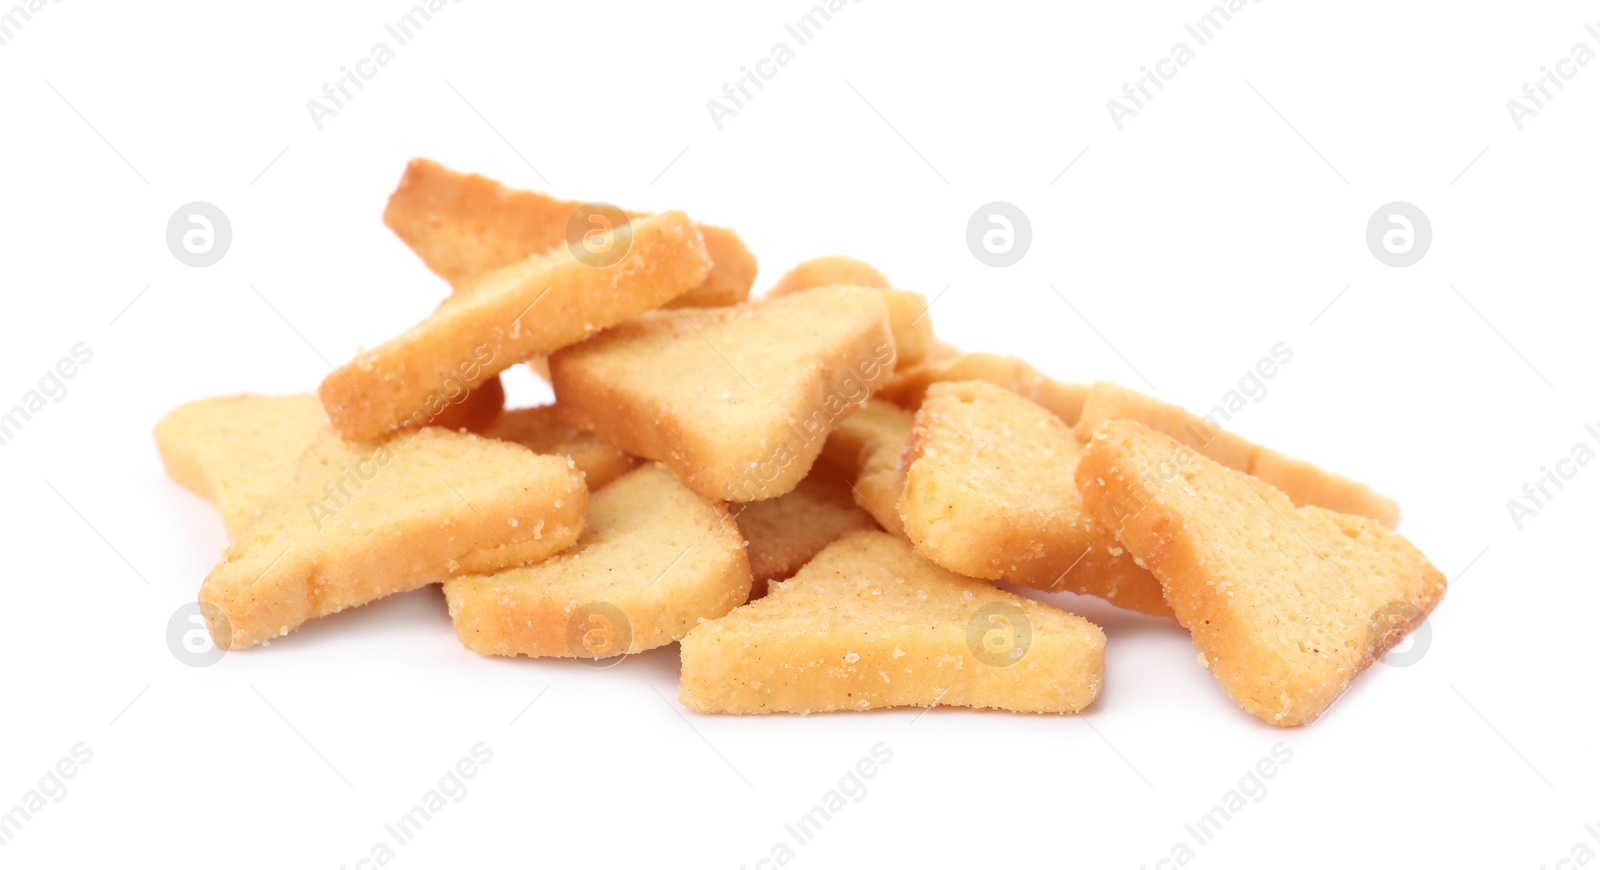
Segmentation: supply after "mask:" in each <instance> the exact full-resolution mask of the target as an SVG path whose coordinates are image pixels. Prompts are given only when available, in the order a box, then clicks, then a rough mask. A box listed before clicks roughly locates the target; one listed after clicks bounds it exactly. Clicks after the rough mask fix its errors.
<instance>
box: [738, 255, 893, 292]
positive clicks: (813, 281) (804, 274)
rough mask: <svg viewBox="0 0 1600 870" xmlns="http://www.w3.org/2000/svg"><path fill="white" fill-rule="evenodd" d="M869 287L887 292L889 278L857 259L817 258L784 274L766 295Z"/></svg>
mask: <svg viewBox="0 0 1600 870" xmlns="http://www.w3.org/2000/svg"><path fill="white" fill-rule="evenodd" d="M840 286H843V287H870V288H872V289H874V290H888V289H889V279H888V278H885V277H883V273H882V272H879V271H878V270H877V269H874V268H872V267H871V266H869V265H867V264H866V263H863V262H861V261H860V260H855V259H851V258H850V257H817V258H816V259H814V260H807V261H805V262H804V263H801V264H800V265H798V266H796V267H794V268H793V269H790V270H789V271H787V272H785V273H783V277H782V278H779V279H778V283H777V284H775V285H773V287H772V289H771V290H768V291H767V295H768V296H782V295H784V294H787V293H798V292H800V291H801V290H810V289H812V288H814V287H840Z"/></svg>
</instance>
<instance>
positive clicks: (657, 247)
mask: <svg viewBox="0 0 1600 870" xmlns="http://www.w3.org/2000/svg"><path fill="white" fill-rule="evenodd" d="M621 232H628V233H631V237H632V238H631V244H629V246H628V249H627V254H626V256H623V257H622V258H621V259H620V260H618V261H616V262H614V263H610V264H603V265H590V264H588V263H584V262H581V261H579V260H578V259H577V258H576V257H574V256H573V254H572V253H571V252H570V251H568V250H566V249H565V248H558V249H556V250H555V251H552V252H551V253H550V254H548V255H545V256H541V257H534V258H531V259H527V260H522V261H520V262H517V263H514V264H512V265H509V266H506V267H504V268H502V269H500V270H498V271H495V272H491V273H489V274H488V275H485V276H484V277H483V278H481V279H479V281H478V283H477V284H476V285H475V286H474V287H473V289H472V290H471V291H470V292H467V293H460V294H457V295H456V296H454V297H451V298H450V299H448V300H446V301H445V303H444V304H443V305H440V306H439V308H438V309H437V310H436V311H435V312H434V313H433V315H432V316H430V317H429V318H428V319H427V320H424V321H423V322H422V323H420V324H418V325H416V326H414V327H412V328H411V329H409V330H407V331H406V332H404V333H402V334H401V335H399V336H397V337H395V338H393V339H390V340H389V341H387V342H385V343H384V344H382V345H380V346H379V347H377V348H374V349H372V350H370V351H367V352H365V353H362V354H360V355H358V356H357V357H356V358H355V359H354V360H353V361H351V362H350V363H347V364H346V365H345V366H343V367H342V368H340V369H339V370H338V371H336V372H334V373H333V374H331V375H329V376H328V378H327V379H326V380H324V381H323V382H322V387H321V389H320V390H319V392H320V394H321V396H322V402H323V406H324V407H325V408H326V409H327V411H328V417H329V419H331V420H332V421H333V424H334V427H335V428H337V429H338V430H339V432H340V434H342V435H344V436H345V437H346V438H348V439H351V440H362V439H371V438H377V437H380V436H381V435H383V434H384V433H385V432H387V431H389V430H391V429H395V428H397V427H408V426H410V425H413V424H414V423H416V422H417V421H419V420H420V421H424V422H425V421H426V420H427V419H429V418H431V416H432V415H433V414H434V413H437V408H438V407H440V406H442V404H445V403H447V402H448V398H449V397H450V396H452V395H455V393H456V392H458V391H459V390H461V389H468V390H470V389H472V388H474V387H477V386H478V385H479V384H482V383H483V382H484V381H486V380H488V379H489V378H491V377H493V376H495V375H497V374H499V373H500V372H502V371H505V370H506V369H508V368H510V367H511V366H513V365H515V364H517V363H519V362H523V361H525V360H527V359H529V358H531V357H534V356H537V355H539V354H545V353H550V352H551V351H554V350H556V349H557V348H561V347H565V346H567V345H569V344H574V343H576V342H579V341H582V340H583V339H585V338H587V337H589V336H591V335H594V334H595V333H597V332H599V331H600V330H602V329H605V328H606V327H608V326H612V325H614V324H616V323H620V322H622V321H624V320H626V319H628V318H630V317H633V316H634V315H636V314H639V313H642V312H644V311H649V310H650V309H652V308H656V307H659V306H661V305H664V304H667V303H669V302H671V301H672V299H673V298H675V297H677V296H679V295H681V294H682V293H683V292H684V291H685V290H687V289H689V288H690V287H693V286H694V285H696V284H698V283H700V281H701V280H703V279H704V278H705V275H706V271H707V270H708V269H709V268H710V260H709V259H708V257H707V256H706V250H705V243H704V241H703V240H702V239H701V237H700V233H699V231H697V230H696V229H695V228H694V225H693V224H691V223H690V222H689V219H688V217H687V216H685V215H684V214H683V213H682V212H667V213H665V214H661V215H655V216H652V217H648V218H642V219H640V220H637V221H634V222H632V223H630V224H627V225H625V226H624V227H623V228H622V230H621ZM611 238H612V239H613V241H611V242H609V243H608V244H622V243H623V242H622V240H621V239H620V238H617V237H614V236H613V237H611ZM535 306H538V310H537V311H534V310H533V309H534V307H535Z"/></svg>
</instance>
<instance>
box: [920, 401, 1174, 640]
mask: <svg viewBox="0 0 1600 870" xmlns="http://www.w3.org/2000/svg"><path fill="white" fill-rule="evenodd" d="M1082 458H1083V446H1082V444H1080V443H1079V442H1078V439H1077V438H1076V436H1074V434H1073V432H1072V429H1071V427H1069V426H1067V424H1065V423H1063V422H1062V421H1061V419H1060V418H1059V417H1057V416H1055V415H1054V414H1051V413H1050V412H1049V411H1046V410H1045V409H1044V408H1041V407H1039V406H1038V405H1035V404H1033V403H1032V402H1029V401H1028V400H1026V399H1024V398H1022V397H1021V396H1018V395H1016V394H1015V393H1012V392H1010V391H1009V390H1005V389H1002V388H1000V387H997V386H994V385H993V384H989V383H986V382H983V381H952V382H948V383H936V384H934V385H932V386H931V387H930V388H929V389H928V394H927V398H926V399H925V400H924V401H923V403H922V407H921V408H920V409H919V410H918V411H917V415H916V423H915V426H914V427H913V429H912V434H911V440H910V442H909V443H908V444H907V446H906V453H905V467H906V476H905V488H904V491H903V492H902V494H901V496H900V499H899V512H900V517H901V519H902V520H903V522H904V524H905V533H906V537H907V538H908V539H909V540H910V541H911V543H912V544H914V545H915V546H916V548H917V551H918V552H920V553H922V554H923V555H924V556H927V557H928V558H929V559H930V560H932V561H933V562H935V563H936V564H938V565H941V566H943V567H944V568H947V569H949V570H951V571H955V572H956V573H958V574H965V575H967V576H969V577H978V578H982V579H985V580H1007V581H1009V582H1012V583H1016V584H1019V585H1022V586H1030V587H1033V588H1036V589H1044V590H1049V591H1070V592H1077V593H1079V594H1084V595H1095V596H1098V597H1100V598H1104V599H1106V600H1107V601H1110V602H1111V603H1113V604H1116V605H1117V606H1119V607H1126V608H1129V609H1132V610H1137V611H1140V612H1143V613H1149V614H1154V615H1160V616H1169V615H1171V613H1172V611H1171V609H1170V608H1169V607H1168V606H1167V603H1166V601H1165V600H1164V599H1163V597H1162V594H1161V586H1160V585H1159V584H1158V583H1157V582H1156V579H1155V578H1154V577H1152V576H1151V575H1150V572H1148V571H1146V570H1145V569H1144V568H1141V567H1140V566H1138V565H1137V564H1135V563H1134V559H1133V557H1132V556H1131V555H1129V554H1128V553H1127V552H1125V551H1124V550H1123V548H1122V547H1121V546H1119V545H1118V544H1117V541H1116V539H1115V538H1113V537H1112V535H1111V533H1110V532H1109V531H1108V530H1107V529H1106V528H1105V527H1104V526H1102V525H1101V524H1100V523H1098V522H1096V521H1095V519H1094V518H1093V517H1092V516H1090V514H1089V513H1088V511H1087V510H1085V509H1084V506H1083V499H1082V497H1081V496H1080V495H1079V493H1078V486H1077V483H1076V482H1075V481H1074V477H1073V475H1074V473H1075V472H1076V470H1077V467H1078V463H1079V461H1080V460H1081V459H1082Z"/></svg>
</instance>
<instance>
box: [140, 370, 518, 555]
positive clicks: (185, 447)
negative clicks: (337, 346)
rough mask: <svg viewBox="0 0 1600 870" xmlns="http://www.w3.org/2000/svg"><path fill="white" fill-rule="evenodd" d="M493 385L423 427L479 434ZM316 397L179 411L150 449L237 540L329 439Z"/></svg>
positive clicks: (494, 403) (236, 401) (209, 402)
mask: <svg viewBox="0 0 1600 870" xmlns="http://www.w3.org/2000/svg"><path fill="white" fill-rule="evenodd" d="M499 388H500V382H499V380H498V379H496V380H494V381H490V382H488V383H485V384H483V385H481V386H480V387H479V388H478V389H476V390H472V391H470V392H463V393H462V394H460V395H459V396H458V397H456V398H454V399H452V403H451V404H450V405H449V407H448V408H447V409H446V410H445V411H444V412H443V413H441V414H440V415H439V416H437V417H434V418H433V419H432V421H431V422H430V423H429V425H431V426H438V427H440V428H445V429H459V428H465V429H468V430H469V431H470V430H475V429H478V428H480V427H482V426H485V425H488V424H489V423H490V421H492V420H493V419H494V418H495V417H497V416H499V414H500V410H501V406H503V405H504V404H505V393H504V392H503V391H501V390H500V389H499ZM331 431H332V427H331V426H330V425H329V423H328V415H327V413H326V412H324V411H323V409H322V402H321V400H319V399H318V398H317V396H316V394H315V393H298V394H294V395H288V396H261V395H253V394H244V395H238V396H221V397H218V398H214V399H201V400H199V401H195V402H189V403H188V404H185V405H180V406H179V407H177V408H174V409H173V410H172V411H171V412H169V413H168V414H167V415H166V416H165V417H163V418H161V422H159V423H157V424H156V428H155V438H156V448H157V450H159V451H160V453H161V461H162V464H163V465H165V466H166V469H167V474H168V475H169V476H171V477H172V479H173V480H175V481H177V482H178V483H179V484H181V485H182V486H183V487H184V488H186V489H188V490H189V491H190V492H193V493H194V494H195V495H198V496H200V497H201V498H204V499H206V500H208V501H210V502H211V503H212V504H214V505H216V507H217V511H218V512H219V513H221V514H222V524H223V526H224V528H226V529H227V532H228V539H229V540H238V538H239V535H240V534H241V533H243V532H244V530H245V528H246V527H248V526H249V525H250V523H252V522H255V520H256V519H257V518H258V517H260V516H261V514H262V512H263V511H264V510H265V509H266V507H267V506H268V504H269V503H270V502H271V501H272V499H273V498H274V497H275V496H276V495H277V494H278V492H279V491H280V490H282V489H283V488H284V487H285V486H287V485H288V483H289V481H290V480H292V479H293V477H294V471H295V467H296V465H298V464H299V461H300V457H301V456H302V455H303V454H304V453H305V452H306V449H307V448H309V447H310V446H311V444H312V442H314V441H316V440H317V439H318V438H319V437H321V436H322V435H323V434H324V433H327V432H331Z"/></svg>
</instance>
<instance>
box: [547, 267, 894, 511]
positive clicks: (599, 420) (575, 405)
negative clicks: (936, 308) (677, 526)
mask: <svg viewBox="0 0 1600 870" xmlns="http://www.w3.org/2000/svg"><path fill="white" fill-rule="evenodd" d="M893 363H894V341H893V338H892V336H891V335H890V333H889V324H888V314H887V311H886V310H885V307H884V304H883V301H882V299H881V298H880V297H879V296H878V294H877V293H876V292H874V291H871V290H861V289H853V288H820V289H817V290H809V291H806V292H803V293H796V294H792V295H789V296H783V297H779V298H777V299H770V300H769V299H762V300H757V301H755V302H750V303H746V304H744V305H739V306H734V307H730V308H720V309H690V310H684V311H671V312H667V311H663V312H654V313H652V314H650V315H648V316H645V317H640V318H637V319H635V320H633V321H630V322H628V323H625V324H623V325H621V326H618V327H617V328H615V329H611V330H608V331H607V332H605V333H604V334H602V335H599V336H596V337H595V338H593V339H591V340H589V341H587V342H584V343H583V344H581V345H577V346H575V347H570V348H567V349H565V350H562V351H561V352H559V353H557V354H555V355H553V356H552V357H551V358H550V370H551V375H552V378H553V383H554V386H555V392H556V396H557V397H558V399H559V400H560V402H561V404H562V405H563V406H565V407H566V409H567V413H568V415H569V418H570V419H571V420H572V421H573V422H574V423H576V424H578V425H580V426H582V427H583V428H586V429H588V430H590V431H592V432H595V433H596V434H598V435H600V436H601V437H603V438H605V439H606V440H607V441H610V442H611V443H613V444H616V445H617V446H618V447H620V448H621V449H623V450H625V451H627V452H628V453H632V454H634V455H636V456H644V457H647V458H651V459H659V460H661V461H663V462H665V463H666V464H667V465H668V466H669V467H671V468H672V469H673V470H674V471H676V472H677V473H678V476H679V477H681V478H683V480H684V482H685V483H687V484H688V485H689V487H690V488H691V489H693V490H695V491H696V492H698V493H700V494H701V495H704V496H706V497H707V498H717V499H724V500H727V501H739V502H744V501H756V500H760V499H763V498H775V497H777V496H780V495H782V494H784V493H785V492H788V491H789V490H791V489H793V488H794V487H795V486H796V485H797V484H799V482H800V480H801V478H803V477H804V476H805V474H806V472H807V470H809V469H810V468H811V464H812V462H813V461H815V459H816V457H817V454H818V453H820V452H821V450H822V444H823V442H824V440H825V439H826V438H827V436H828V433H829V432H831V431H832V430H833V429H834V428H835V427H837V426H838V425H839V423H840V421H842V420H844V419H847V418H848V417H849V415H850V414H851V413H853V412H854V411H855V409H856V408H857V407H859V405H860V404H861V403H862V402H864V401H865V400H866V398H867V396H868V394H870V392H871V391H872V390H873V389H876V388H877V386H878V385H880V384H881V383H883V382H884V381H885V380H887V379H888V376H889V372H890V370H891V367H892V366H893Z"/></svg>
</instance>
